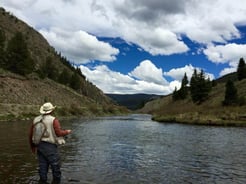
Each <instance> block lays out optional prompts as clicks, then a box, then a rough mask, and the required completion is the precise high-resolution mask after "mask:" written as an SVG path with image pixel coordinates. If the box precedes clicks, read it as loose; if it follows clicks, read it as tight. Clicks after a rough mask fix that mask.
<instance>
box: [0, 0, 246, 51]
mask: <svg viewBox="0 0 246 184" xmlns="http://www.w3.org/2000/svg"><path fill="white" fill-rule="evenodd" d="M0 4H1V5H3V6H4V7H6V8H8V9H9V10H10V11H13V12H14V13H17V15H18V17H21V18H24V20H25V21H27V22H28V23H30V24H31V25H33V26H34V27H35V28H36V29H40V28H44V29H46V30H51V27H59V28H60V29H65V30H70V31H71V32H76V31H78V30H82V31H84V32H87V33H91V34H93V35H96V36H106V37H121V38H123V39H125V40H126V41H128V42H132V43H135V44H137V45H139V46H140V47H142V48H143V49H144V50H145V51H147V52H149V53H150V54H152V55H170V54H174V53H183V52H186V51H187V50H188V47H187V45H186V44H185V43H184V41H182V39H181V38H180V35H186V36H188V38H190V39H191V40H193V41H195V42H199V43H206V44H207V43H211V42H214V41H216V42H221V43H226V42H227V41H228V40H231V39H233V38H239V37H240V36H241V35H240V33H239V31H238V29H237V28H236V25H246V19H245V17H246V1H245V0H234V1H231V0H206V1H194V0H173V1H163V0H155V1H149V0H141V1H132V0H124V1H114V0H107V1H104V0H93V1H91V0H83V1H78V0H71V1H68V0H63V1H58V0H54V1H50V0H25V1H24V2H23V1H21V3H20V1H19V0H2V1H1V3H0ZM228 12H230V13H228ZM218 14H219V16H218Z"/></svg>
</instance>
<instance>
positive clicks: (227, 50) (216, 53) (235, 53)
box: [204, 43, 246, 76]
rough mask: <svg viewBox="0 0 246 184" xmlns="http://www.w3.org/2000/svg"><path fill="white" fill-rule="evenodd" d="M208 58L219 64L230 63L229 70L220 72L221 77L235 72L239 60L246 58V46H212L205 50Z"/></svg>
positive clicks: (233, 44)
mask: <svg viewBox="0 0 246 184" xmlns="http://www.w3.org/2000/svg"><path fill="white" fill-rule="evenodd" d="M204 54H205V55H206V56H207V58H208V59H209V60H210V61H212V62H214V63H217V64H220V63H228V64H229V66H230V67H229V68H224V69H223V70H222V71H221V72H220V76H223V75H225V74H228V73H231V72H235V71H236V68H237V66H238V62H239V59H240V58H241V57H243V58H245V57H246V44H235V43H231V44H226V45H217V46H214V45H210V46H208V47H207V48H206V49H205V50H204Z"/></svg>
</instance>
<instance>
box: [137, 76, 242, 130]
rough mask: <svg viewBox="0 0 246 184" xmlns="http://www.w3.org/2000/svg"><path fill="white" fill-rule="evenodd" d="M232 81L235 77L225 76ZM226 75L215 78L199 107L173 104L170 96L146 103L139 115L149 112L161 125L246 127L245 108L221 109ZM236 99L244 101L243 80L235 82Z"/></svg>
mask: <svg viewBox="0 0 246 184" xmlns="http://www.w3.org/2000/svg"><path fill="white" fill-rule="evenodd" d="M228 77H229V78H235V74H234V75H233V74H230V75H228ZM227 79H228V78H227V76H225V77H223V78H222V79H218V84H217V85H216V86H215V87H213V88H212V91H211V92H210V93H209V98H208V100H206V101H205V102H203V103H202V104H200V105H196V104H194V103H193V102H192V99H191V97H189V98H188V99H186V100H178V101H175V102H174V101H173V100H172V95H168V96H165V97H163V98H161V99H157V100H154V101H151V102H148V103H147V104H146V105H145V106H144V107H143V108H142V109H141V110H140V111H139V112H141V113H150V114H152V115H153V119H154V120H156V121H160V122H180V123H195V124H206V125H207V124H210V125H238V126H239V125H240V126H242V125H243V126H244V125H246V105H243V106H222V101H223V100H224V95H225V81H226V80H227ZM234 83H235V86H236V88H237V91H238V94H239V97H241V98H246V79H244V80H242V81H235V82H234Z"/></svg>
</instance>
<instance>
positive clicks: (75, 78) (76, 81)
mask: <svg viewBox="0 0 246 184" xmlns="http://www.w3.org/2000/svg"><path fill="white" fill-rule="evenodd" d="M70 87H71V88H72V89H74V90H79V89H80V88H81V82H80V77H79V75H78V74H77V73H76V72H74V73H73V75H72V76H71V79H70Z"/></svg>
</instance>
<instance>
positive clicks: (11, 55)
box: [5, 32, 34, 75]
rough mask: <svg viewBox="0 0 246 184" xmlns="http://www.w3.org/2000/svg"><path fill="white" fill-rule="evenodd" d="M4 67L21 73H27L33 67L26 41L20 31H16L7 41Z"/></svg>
mask: <svg viewBox="0 0 246 184" xmlns="http://www.w3.org/2000/svg"><path fill="white" fill-rule="evenodd" d="M6 54H7V61H6V63H5V64H6V65H5V66H6V69H8V70H10V71H12V72H14V73H18V74H21V75H26V74H29V73H31V72H32V71H33V69H34V61H33V60H32V59H31V56H30V53H29V51H28V48H27V43H26V42H25V40H24V37H23V35H22V33H21V32H17V33H16V34H15V35H14V37H13V38H12V39H11V40H10V41H9V42H8V47H7V53H6Z"/></svg>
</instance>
